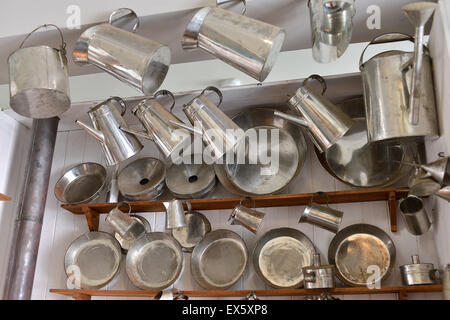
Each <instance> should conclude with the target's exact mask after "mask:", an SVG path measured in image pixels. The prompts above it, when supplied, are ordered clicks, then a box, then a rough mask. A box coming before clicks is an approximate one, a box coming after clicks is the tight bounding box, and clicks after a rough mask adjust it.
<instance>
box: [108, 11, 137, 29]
mask: <svg viewBox="0 0 450 320" xmlns="http://www.w3.org/2000/svg"><path fill="white" fill-rule="evenodd" d="M121 11H128V12H129V13H127V14H126V15H122V16H119V17H118V18H116V19H114V16H115V15H117V14H118V13H120V12H121ZM128 16H132V17H133V18H134V19H136V22H135V23H134V26H133V28H132V29H131V32H136V30H137V28H138V27H139V23H140V21H139V17H138V16H137V14H136V12H134V11H133V10H131V9H129V8H119V9H117V10H114V11H113V12H111V14H110V15H109V18H108V23H109V24H110V25H112V26H114V23H117V21H120V20H122V19H125V18H126V17H128Z"/></svg>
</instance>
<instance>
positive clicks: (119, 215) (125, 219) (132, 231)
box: [106, 203, 146, 245]
mask: <svg viewBox="0 0 450 320" xmlns="http://www.w3.org/2000/svg"><path fill="white" fill-rule="evenodd" d="M119 206H120V203H119V204H118V205H117V207H115V208H114V209H112V210H111V211H110V212H109V213H108V215H107V216H106V222H107V223H108V224H109V225H111V226H112V227H113V229H114V231H115V233H117V234H118V235H119V236H120V238H121V239H123V241H122V242H127V243H128V244H130V245H131V244H132V243H133V242H134V241H136V239H138V238H139V237H140V236H142V235H143V234H144V233H145V232H146V229H145V226H144V224H143V223H142V222H141V221H140V220H138V219H133V218H132V217H131V216H129V214H126V213H123V212H122V211H120V210H119ZM116 239H117V237H116ZM118 240H119V239H118Z"/></svg>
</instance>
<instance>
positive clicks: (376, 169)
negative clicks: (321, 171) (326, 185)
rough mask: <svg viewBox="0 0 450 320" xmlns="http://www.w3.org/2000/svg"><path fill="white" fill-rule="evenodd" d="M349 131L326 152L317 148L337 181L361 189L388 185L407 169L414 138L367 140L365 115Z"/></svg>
mask: <svg viewBox="0 0 450 320" xmlns="http://www.w3.org/2000/svg"><path fill="white" fill-rule="evenodd" d="M354 120H355V124H354V125H353V126H352V127H351V128H350V130H349V131H347V133H346V134H345V135H344V136H343V137H342V138H341V139H339V140H338V141H337V142H336V143H335V144H334V145H333V146H331V147H330V148H328V149H327V150H326V151H325V152H322V153H321V152H320V151H319V150H318V149H317V148H316V150H315V151H316V155H317V157H318V158H319V161H320V162H321V164H322V165H323V166H324V168H325V169H326V170H327V171H328V172H330V173H331V174H332V175H333V176H335V177H336V178H337V179H339V180H340V181H342V182H344V183H346V184H348V185H351V186H353V187H360V188H373V187H384V186H388V185H391V184H393V183H395V182H396V181H398V180H399V179H400V178H402V177H403V176H404V175H405V174H407V173H408V172H409V171H410V169H411V168H410V166H408V165H407V164H405V163H404V162H411V161H413V159H414V155H415V154H416V153H417V145H416V143H415V141H408V140H404V139H402V140H401V139H392V140H389V141H378V142H372V143H369V142H368V140H367V126H366V120H365V119H364V118H356V119H354Z"/></svg>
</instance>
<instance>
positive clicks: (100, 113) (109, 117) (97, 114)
mask: <svg viewBox="0 0 450 320" xmlns="http://www.w3.org/2000/svg"><path fill="white" fill-rule="evenodd" d="M117 104H118V105H119V106H120V107H121V109H122V111H121V112H119V110H118V109H117ZM125 111H126V105H125V102H124V101H123V100H122V99H121V98H119V97H111V98H109V99H108V100H105V101H103V102H101V103H99V104H98V105H96V106H94V107H92V108H91V109H90V110H89V111H88V115H89V117H90V119H91V121H92V124H93V127H90V126H88V125H87V124H85V123H83V122H81V121H79V120H76V121H75V123H76V124H78V125H79V126H80V127H81V128H83V129H85V130H86V131H87V132H88V133H89V134H91V135H92V136H93V137H94V138H96V139H97V140H99V141H100V142H101V143H102V147H103V151H104V152H105V155H106V161H107V165H108V166H112V165H115V164H118V163H119V162H122V161H124V160H126V159H128V158H131V157H132V156H134V155H135V154H137V153H138V152H139V151H141V149H142V148H143V146H142V144H141V143H140V142H139V140H138V139H137V138H136V137H135V136H134V135H133V134H130V133H127V132H124V131H122V130H120V128H128V125H127V123H126V122H125V120H124V119H123V115H124V114H125Z"/></svg>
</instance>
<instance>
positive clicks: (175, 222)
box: [163, 199, 189, 230]
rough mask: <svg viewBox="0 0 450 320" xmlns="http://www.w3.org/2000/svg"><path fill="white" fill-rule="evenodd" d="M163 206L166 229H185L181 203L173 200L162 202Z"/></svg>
mask: <svg viewBox="0 0 450 320" xmlns="http://www.w3.org/2000/svg"><path fill="white" fill-rule="evenodd" d="M163 205H164V207H165V208H166V229H169V230H170V229H175V228H183V227H187V223H186V216H185V213H184V208H183V201H181V200H178V199H174V200H170V201H164V202H163ZM188 206H189V205H188Z"/></svg>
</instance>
